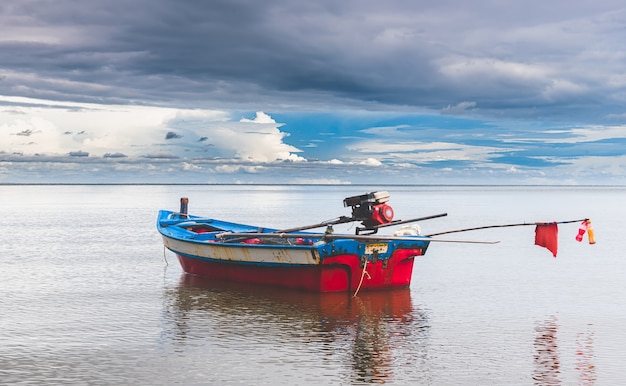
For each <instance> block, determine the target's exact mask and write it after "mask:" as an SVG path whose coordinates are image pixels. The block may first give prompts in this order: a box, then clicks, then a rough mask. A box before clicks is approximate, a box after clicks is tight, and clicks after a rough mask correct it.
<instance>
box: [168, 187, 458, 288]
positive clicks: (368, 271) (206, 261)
mask: <svg viewBox="0 0 626 386" xmlns="http://www.w3.org/2000/svg"><path fill="white" fill-rule="evenodd" d="M388 201H389V193H388V192H371V193H366V194H364V195H358V196H352V197H348V198H346V199H344V206H345V207H350V208H351V209H352V213H351V216H341V217H339V218H337V219H335V220H332V221H326V222H321V223H317V224H312V225H306V226H300V227H295V228H290V229H282V230H281V229H271V228H265V227H259V226H255V225H246V224H240V223H234V222H229V221H224V220H218V219H214V218H207V217H201V216H195V215H190V214H188V199H187V198H184V197H183V198H181V201H180V210H179V211H168V210H161V211H159V214H158V219H157V229H158V231H159V232H160V234H161V235H162V238H163V243H164V246H165V248H167V249H168V250H170V251H172V252H173V253H174V254H175V255H176V256H177V258H178V260H179V262H180V264H181V266H182V268H183V270H184V271H185V272H186V273H188V274H193V275H200V276H205V277H209V278H214V279H220V280H227V281H235V282H245V283H252V284H264V285H273V286H280V287H286V288H291V289H299V290H306V291H313V292H341V291H352V292H354V293H355V294H356V293H357V292H358V291H359V290H363V291H368V290H382V289H391V288H399V287H408V286H409V285H410V283H411V277H412V273H413V262H414V260H415V258H416V257H418V256H423V255H424V254H425V253H426V250H427V249H428V246H429V244H430V242H431V241H433V239H432V238H431V237H428V236H422V235H420V234H419V227H418V226H416V225H406V224H409V223H415V222H417V221H420V220H426V219H431V218H436V217H441V216H446V215H447V214H446V213H443V214H437V215H433V216H427V217H421V218H417V219H411V220H404V221H403V220H394V219H393V217H394V212H393V208H392V207H391V206H390V205H389V204H388V203H387V202H388ZM349 222H361V225H360V226H357V227H356V231H355V234H353V235H352V234H336V233H334V230H333V225H337V224H343V223H349ZM397 225H404V226H403V227H401V228H400V229H398V230H397V231H396V232H394V233H393V234H392V235H386V236H385V235H380V234H378V230H379V229H381V228H383V227H389V226H397ZM324 227H325V228H326V229H325V230H324V231H323V232H311V231H310V229H315V228H324ZM438 241H441V240H438Z"/></svg>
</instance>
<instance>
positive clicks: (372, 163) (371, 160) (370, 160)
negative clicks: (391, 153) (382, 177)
mask: <svg viewBox="0 0 626 386" xmlns="http://www.w3.org/2000/svg"><path fill="white" fill-rule="evenodd" d="M360 164H361V165H367V166H381V165H382V164H383V163H382V162H380V161H379V160H377V159H376V158H371V157H370V158H368V159H366V160H365V161H362V162H360Z"/></svg>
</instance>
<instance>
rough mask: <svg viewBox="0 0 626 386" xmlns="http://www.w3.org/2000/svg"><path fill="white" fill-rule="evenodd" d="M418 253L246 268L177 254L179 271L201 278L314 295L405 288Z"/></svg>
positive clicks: (408, 250) (399, 252)
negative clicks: (368, 259)
mask: <svg viewBox="0 0 626 386" xmlns="http://www.w3.org/2000/svg"><path fill="white" fill-rule="evenodd" d="M418 255H421V250H419V249H399V250H396V251H395V252H394V253H393V255H392V256H391V257H390V258H389V259H388V260H385V261H383V260H379V261H377V262H368V264H367V266H366V267H365V273H364V270H363V267H361V262H360V259H359V258H358V257H357V256H356V255H336V256H332V257H327V258H326V259H324V261H323V263H322V264H315V265H301V266H296V265H290V266H287V265H284V266H277V265H249V264H242V263H241V262H228V261H215V260H210V259H199V258H196V257H192V256H187V255H183V254H177V256H178V260H179V261H180V264H181V266H182V267H183V270H184V271H185V272H187V273H191V274H195V275H201V276H205V277H210V278H215V279H223V280H232V281H237V282H244V283H253V284H265V285H274V286H281V287H288V288H294V289H301V290H307V291H314V292H337V291H355V290H356V289H357V288H359V284H360V290H362V291H367V290H375V289H385V288H398V287H407V286H409V284H410V283H411V275H412V273H413V261H414V256H418Z"/></svg>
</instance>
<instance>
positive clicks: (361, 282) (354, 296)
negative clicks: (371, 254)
mask: <svg viewBox="0 0 626 386" xmlns="http://www.w3.org/2000/svg"><path fill="white" fill-rule="evenodd" d="M367 262H368V260H367V259H366V260H365V264H363V272H361V280H360V281H359V285H358V286H357V287H356V291H355V292H354V295H352V297H353V298H356V295H357V294H358V293H359V290H360V289H361V284H363V277H365V275H367V279H368V280H369V279H371V278H372V277H371V276H370V274H369V273H367V271H366V269H367Z"/></svg>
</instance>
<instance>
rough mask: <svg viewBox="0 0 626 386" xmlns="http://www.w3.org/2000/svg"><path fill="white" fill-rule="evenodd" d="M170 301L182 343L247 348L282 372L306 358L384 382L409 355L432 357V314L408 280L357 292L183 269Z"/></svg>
mask: <svg viewBox="0 0 626 386" xmlns="http://www.w3.org/2000/svg"><path fill="white" fill-rule="evenodd" d="M165 302H166V304H165V305H164V306H165V315H166V323H165V330H166V331H165V336H166V337H167V339H168V340H171V342H173V343H172V344H174V345H178V346H179V347H178V350H177V351H180V350H182V349H183V347H181V346H189V345H192V346H194V347H198V345H201V346H202V347H207V353H206V355H207V356H208V357H210V356H211V355H215V354H216V353H219V352H220V351H222V350H221V349H226V348H227V351H225V352H226V353H227V355H228V356H229V359H228V361H230V360H232V361H233V362H235V361H237V359H236V358H233V356H235V357H236V356H238V355H240V356H242V357H244V356H245V357H246V360H247V361H248V362H247V363H249V364H253V363H254V362H255V361H257V360H258V361H263V360H267V361H268V365H269V366H270V367H271V366H272V363H274V364H275V363H276V361H280V362H282V366H281V367H280V370H278V368H276V369H275V371H276V372H281V373H282V372H285V371H290V370H289V367H288V366H285V364H289V363H293V365H294V366H295V368H298V366H299V367H301V365H299V363H303V362H302V361H306V363H307V364H308V365H307V366H308V367H307V368H308V369H316V368H317V369H318V370H321V371H319V372H320V373H321V374H323V373H324V372H325V371H326V372H330V373H333V374H335V375H337V373H339V374H341V375H340V378H342V380H343V381H346V382H349V383H350V382H384V381H385V380H386V379H393V377H394V366H398V365H399V364H402V365H403V366H407V363H406V360H407V359H409V360H410V361H411V362H413V363H412V364H410V365H409V366H414V365H416V363H415V361H414V360H418V361H419V362H422V363H423V361H424V360H425V357H426V341H427V339H428V334H429V328H430V327H429V325H428V318H427V315H426V313H425V312H422V311H421V310H419V309H416V308H414V307H413V305H412V304H411V296H410V290H409V289H408V288H402V289H395V290H389V291H375V292H361V293H359V294H358V296H357V297H352V296H351V294H347V293H321V294H320V293H310V292H298V291H286V290H284V289H277V288H272V287H259V286H250V285H245V284H241V283H224V282H215V281H214V280H210V279H206V278H203V277H199V276H194V275H188V274H183V275H182V277H181V280H180V283H179V285H178V286H177V287H175V288H170V289H166V293H165ZM208 347H212V348H211V349H209V348H208ZM250 353H253V354H252V355H250ZM407 353H410V354H409V356H413V358H406V355H407ZM416 356H417V357H416ZM272 358H275V361H272ZM212 359H218V358H212ZM219 359H220V363H221V365H222V366H223V365H224V361H225V359H224V358H219ZM316 362H317V363H316ZM206 363H211V358H207V362H206ZM256 364H257V365H258V364H259V363H256ZM255 367H257V369H258V366H255ZM302 370H303V369H302V368H299V369H298V371H302ZM257 371H258V370H257ZM293 371H294V372H295V371H296V370H293ZM316 371H317V370H316ZM282 375H283V376H285V375H289V376H291V375H293V374H282ZM244 378H245V374H244Z"/></svg>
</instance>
